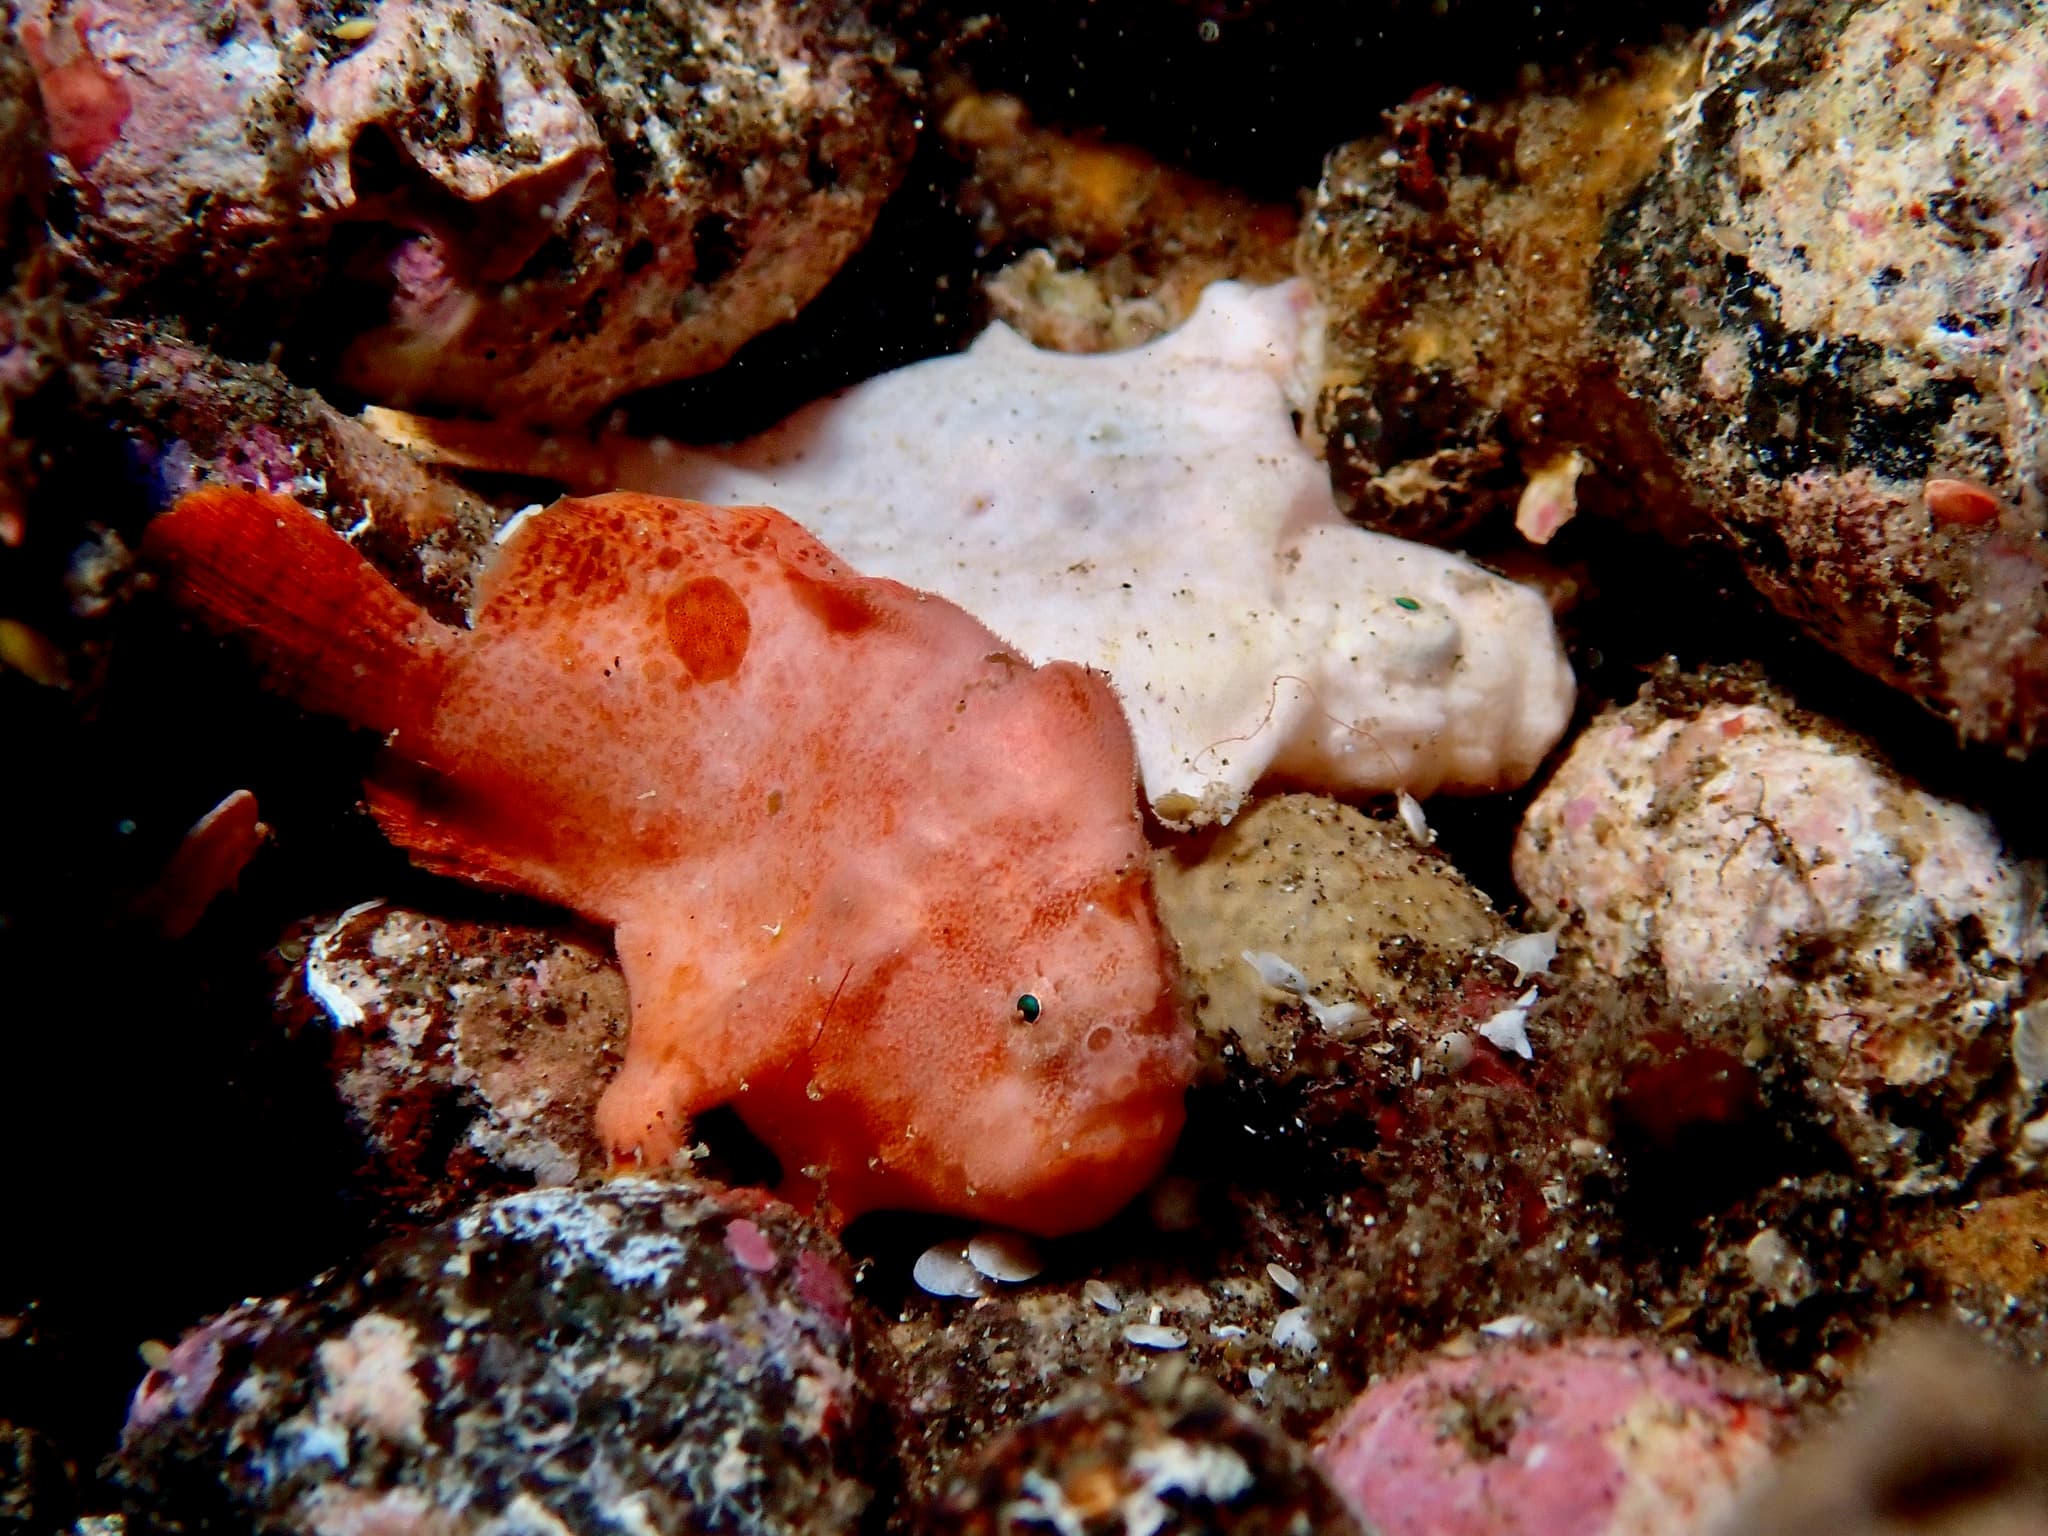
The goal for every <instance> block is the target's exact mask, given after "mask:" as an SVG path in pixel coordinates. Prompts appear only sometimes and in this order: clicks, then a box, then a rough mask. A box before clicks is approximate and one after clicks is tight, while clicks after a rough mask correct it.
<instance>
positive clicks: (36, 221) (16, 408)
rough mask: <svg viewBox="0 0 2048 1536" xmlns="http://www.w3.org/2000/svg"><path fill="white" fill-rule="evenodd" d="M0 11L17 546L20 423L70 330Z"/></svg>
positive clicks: (17, 54) (2, 210)
mask: <svg viewBox="0 0 2048 1536" xmlns="http://www.w3.org/2000/svg"><path fill="white" fill-rule="evenodd" d="M5 19H6V13H5V12H4V11H0V547H5V546H11V545H17V544H19V543H21V541H22V539H23V537H24V535H25V533H26V529H27V502H28V500H29V497H30V494H31V491H32V489H33V486H34V483H35V479H36V464H37V454H36V445H35V441H34V428H33V426H32V425H31V424H30V423H29V422H27V421H25V420H24V419H23V412H24V408H25V407H28V406H29V404H30V402H32V401H33V400H34V398H35V397H36V395H37V394H38V392H40V391H41V390H43V389H45V388H46V387H47V386H48V385H49V384H50V382H51V380H52V379H53V377H54V376H55V375H56V374H57V372H58V370H59V369H60V368H61V366H62V364H63V363H64V361H65V358H66V354H67V352H68V350H69V345H70V330H69V326H68V325H67V323H66V318H65V314H64V309H63V306H62V303H61V301H60V299H59V296H58V294H57V291H56V281H55V279H56V272H55V268H54V264H53V263H52V261H51V260H50V259H49V251H48V247H47V245H46V244H45V242H44V239H43V229H42V212H43V193H44V190H45V180H46V178H45V176H44V172H43V166H44V163H45V161H46V159H47V143H46V140H45V134H44V124H43V116H42V112H41V111H40V107H39V102H38V99H37V94H36V88H35V77H34V74H33V72H32V70H31V69H30V67H29V62H28V58H27V56H26V55H25V54H24V53H23V52H22V50H21V48H20V46H19V44H18V43H17V41H16V40H15V38H14V36H13V34H12V33H11V31H9V30H8V29H7V28H6V27H5V26H4V22H5Z"/></svg>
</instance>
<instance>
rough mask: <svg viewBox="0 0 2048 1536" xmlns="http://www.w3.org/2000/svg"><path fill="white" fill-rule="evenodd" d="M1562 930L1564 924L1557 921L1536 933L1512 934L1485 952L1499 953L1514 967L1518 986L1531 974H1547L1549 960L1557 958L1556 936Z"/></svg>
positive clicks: (1549, 964)
mask: <svg viewBox="0 0 2048 1536" xmlns="http://www.w3.org/2000/svg"><path fill="white" fill-rule="evenodd" d="M1563 931H1564V924H1563V923H1557V924H1554V925H1552V926H1551V927H1549V928H1545V929H1543V930H1542V931H1540V932H1537V933H1517V934H1512V935H1510V936H1509V937H1507V938H1505V939H1502V940H1501V941H1500V942H1499V943H1498V944H1495V945H1492V946H1491V947H1490V948H1488V950H1487V951H1486V952H1487V953H1488V954H1489V955H1499V956H1500V957H1501V959H1503V960H1505V961H1507V963H1508V964H1509V965H1512V966H1513V967H1514V968H1515V985H1516V986H1518V987H1519V986H1520V985H1521V984H1522V983H1523V982H1525V981H1527V980H1528V979H1529V978H1530V977H1531V976H1544V975H1548V974H1549V972H1550V966H1551V962H1552V961H1554V960H1556V959H1557V936H1558V934H1560V933H1561V932H1563Z"/></svg>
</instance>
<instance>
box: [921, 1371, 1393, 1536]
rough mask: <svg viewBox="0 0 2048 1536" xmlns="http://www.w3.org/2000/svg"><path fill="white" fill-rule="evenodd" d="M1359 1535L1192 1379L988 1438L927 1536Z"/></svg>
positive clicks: (1239, 1417)
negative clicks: (1040, 1534) (1049, 1535)
mask: <svg viewBox="0 0 2048 1536" xmlns="http://www.w3.org/2000/svg"><path fill="white" fill-rule="evenodd" d="M1047 1528H1050V1529H1052V1530H1055V1531H1059V1532H1062V1533H1064V1536H1140V1533H1144V1536H1195V1533H1202V1536H1306V1533H1308V1532H1311V1531H1312V1532H1315V1533H1317V1536H1365V1533H1364V1530H1363V1528H1362V1527H1361V1526H1360V1525H1359V1523H1358V1521H1357V1519H1356V1518H1355V1516H1354V1515H1353V1513H1352V1511H1351V1510H1350V1509H1349V1508H1348V1507H1347V1506H1346V1504H1345V1502H1344V1500H1343V1499H1342V1498H1340V1497H1339V1496H1338V1495H1337V1494H1336V1493H1335V1491H1333V1490H1332V1489H1331V1487H1330V1485H1329V1484H1328V1483H1327V1482H1325V1481H1324V1480H1323V1476H1322V1474H1321V1473H1320V1472H1318V1471H1317V1470H1316V1468H1315V1465H1314V1463H1313V1462H1311V1461H1310V1460H1309V1458H1308V1456H1307V1454H1306V1453H1305V1452H1304V1451H1303V1450H1302V1449H1301V1447H1300V1446H1298V1445H1296V1444H1295V1443H1294V1442H1293V1441H1291V1440H1289V1439H1287V1438H1286V1437H1285V1436H1283V1435H1280V1434H1277V1433H1275V1432H1274V1431H1273V1430H1272V1429H1271V1428H1270V1427H1268V1426H1267V1425H1266V1424H1265V1423H1264V1422H1263V1421H1261V1420H1260V1419H1259V1418H1258V1417H1257V1416H1255V1415H1253V1414H1251V1413H1249V1412H1247V1411H1246V1410H1245V1409H1243V1408H1241V1407H1239V1406H1238V1405H1237V1404H1236V1403H1234V1402H1233V1401H1232V1400H1231V1399H1230V1398H1229V1396H1228V1395H1226V1394H1225V1393H1223V1392H1220V1391H1218V1390H1217V1389H1216V1388H1215V1387H1214V1386H1212V1385H1210V1384H1209V1383H1207V1382H1205V1381H1203V1380H1202V1379H1201V1378H1200V1377H1197V1376H1194V1375H1192V1374H1184V1373H1179V1372H1171V1371H1162V1372H1160V1373H1158V1374H1157V1375H1156V1376H1154V1377H1151V1378H1149V1379H1148V1380H1147V1381H1146V1382H1145V1383H1144V1385H1143V1387H1142V1388H1140V1389H1137V1390H1129V1389H1113V1388H1112V1389H1105V1388H1101V1387H1095V1388H1090V1389H1087V1390H1085V1391H1083V1392H1082V1393H1080V1394H1079V1395H1078V1396H1077V1397H1076V1398H1075V1399H1074V1400H1072V1401H1070V1402H1067V1403H1065V1404H1062V1405H1061V1406H1060V1407H1058V1408H1056V1409H1054V1410H1053V1411H1052V1412H1050V1413H1047V1414H1045V1415H1043V1416H1041V1417H1039V1418H1037V1419H1034V1420H1033V1421H1032V1422H1031V1423H1029V1424H1024V1425H1020V1426H1018V1427H1017V1428H1016V1429H1013V1430H1009V1431H1007V1432H1006V1433H1004V1434H1002V1435H998V1436H997V1437H996V1438H995V1439H994V1440H993V1441H991V1442H990V1443H989V1444H988V1445H987V1446H985V1447H984V1448H983V1449H982V1451H981V1453H980V1455H978V1456H977V1457H976V1458H975V1462H974V1465H973V1466H972V1467H970V1468H969V1469H968V1470H967V1471H966V1472H965V1473H964V1474H963V1475H962V1476H961V1477H960V1478H959V1479H958V1480H957V1481H956V1482H955V1484H954V1486H953V1487H952V1488H951V1489H950V1490H949V1491H948V1493H947V1495H946V1497H945V1498H944V1499H943V1500H942V1501H941V1502H940V1503H939V1505H938V1506H937V1507H936V1508H935V1509H934V1510H932V1511H930V1512H929V1513H928V1514H927V1515H926V1516H925V1518H924V1519H923V1521H922V1522H921V1524H920V1526H919V1529H920V1530H922V1531H924V1532H927V1533H929V1536H1024V1533H1026V1532H1034V1531H1042V1530H1045V1529H1047Z"/></svg>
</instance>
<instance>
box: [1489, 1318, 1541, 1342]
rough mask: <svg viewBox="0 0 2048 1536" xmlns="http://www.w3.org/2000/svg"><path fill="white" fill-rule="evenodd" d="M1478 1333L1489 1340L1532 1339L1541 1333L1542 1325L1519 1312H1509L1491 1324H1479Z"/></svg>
mask: <svg viewBox="0 0 2048 1536" xmlns="http://www.w3.org/2000/svg"><path fill="white" fill-rule="evenodd" d="M1479 1331H1480V1332H1481V1333H1483V1334H1485V1335H1486V1336H1487V1337H1488V1338H1490V1339H1533V1338H1536V1337H1538V1336H1539V1335H1540V1334H1541V1333H1542V1332H1543V1325H1542V1324H1541V1323H1539V1322H1537V1321H1536V1319H1535V1318H1533V1317H1526V1316H1524V1315H1523V1314H1522V1313H1520V1312H1509V1313H1507V1314H1506V1315H1504V1316H1502V1317H1496V1318H1494V1319H1493V1320H1492V1321H1491V1322H1485V1323H1481V1324H1480V1325H1479Z"/></svg>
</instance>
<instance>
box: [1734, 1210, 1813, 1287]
mask: <svg viewBox="0 0 2048 1536" xmlns="http://www.w3.org/2000/svg"><path fill="white" fill-rule="evenodd" d="M1742 1256H1743V1258H1744V1259H1745V1260H1747V1261H1748V1263H1749V1277H1750V1278H1751V1279H1752V1280H1754V1281H1756V1283H1757V1284H1758V1285H1760V1286H1762V1287H1763V1288H1764V1289H1765V1290H1767V1291H1769V1292H1770V1293H1771V1294H1772V1295H1773V1296H1775V1297H1777V1299H1778V1300H1779V1301H1780V1302H1783V1303H1784V1304H1786V1305H1787V1306H1789V1305H1791V1304H1792V1303H1793V1302H1796V1301H1800V1300H1803V1299H1804V1298H1806V1297H1808V1296H1810V1295H1812V1294H1813V1270H1812V1269H1811V1268H1809V1267H1808V1265H1807V1262H1806V1260H1805V1259H1803V1258H1801V1257H1800V1255H1799V1250H1798V1249H1796V1248H1794V1247H1793V1246H1792V1244H1791V1243H1790V1242H1788V1241H1787V1240H1786V1238H1785V1234H1784V1233H1782V1232H1780V1231H1779V1230H1778V1229H1777V1228H1776V1227H1765V1228H1764V1229H1763V1230H1762V1231H1761V1232H1759V1233H1757V1235H1756V1236H1755V1237H1752V1238H1751V1239H1750V1240H1749V1242H1748V1243H1747V1244H1746V1245H1745V1246H1744V1248H1743V1250H1742Z"/></svg>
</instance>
